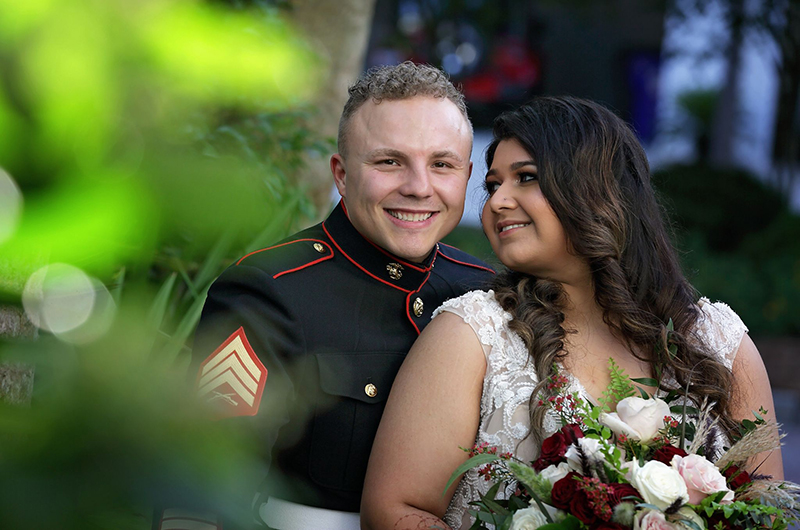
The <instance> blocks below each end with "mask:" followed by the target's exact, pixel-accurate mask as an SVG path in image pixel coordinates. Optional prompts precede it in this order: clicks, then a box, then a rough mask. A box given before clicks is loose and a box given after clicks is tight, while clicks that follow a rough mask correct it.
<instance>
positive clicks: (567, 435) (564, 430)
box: [561, 423, 583, 446]
mask: <svg viewBox="0 0 800 530" xmlns="http://www.w3.org/2000/svg"><path fill="white" fill-rule="evenodd" d="M561 434H563V435H564V441H565V442H566V443H567V446H570V445H572V444H574V443H576V442H577V441H578V438H583V431H582V430H581V428H580V427H579V426H578V425H577V424H575V423H571V424H569V425H564V426H563V427H561Z"/></svg>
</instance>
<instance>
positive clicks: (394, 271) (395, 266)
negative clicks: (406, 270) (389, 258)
mask: <svg viewBox="0 0 800 530" xmlns="http://www.w3.org/2000/svg"><path fill="white" fill-rule="evenodd" d="M386 271H387V272H388V273H389V278H391V279H393V280H399V279H400V278H402V277H403V266H402V265H400V264H399V263H394V262H392V263H390V264H388V265H387V266H386Z"/></svg>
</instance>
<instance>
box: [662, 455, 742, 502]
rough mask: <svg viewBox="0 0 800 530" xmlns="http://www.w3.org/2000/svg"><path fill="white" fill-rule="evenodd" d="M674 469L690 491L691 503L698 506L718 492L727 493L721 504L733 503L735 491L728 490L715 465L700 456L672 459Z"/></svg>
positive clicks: (678, 456) (676, 456) (675, 457)
mask: <svg viewBox="0 0 800 530" xmlns="http://www.w3.org/2000/svg"><path fill="white" fill-rule="evenodd" d="M672 467H673V468H674V469H675V471H677V472H678V473H679V474H680V476H681V477H683V480H684V482H686V489H687V490H688V491H689V502H690V503H692V504H698V503H700V501H702V500H703V499H705V498H706V497H707V496H709V495H711V494H712V493H716V492H718V491H725V492H726V493H725V496H724V497H722V500H721V501H720V502H723V503H729V502H733V491H731V490H730V489H729V488H728V485H727V483H726V481H725V477H723V476H722V473H720V472H719V469H717V468H716V466H715V465H714V464H712V463H711V462H709V461H708V460H706V459H705V458H704V457H702V456H700V455H688V456H680V455H675V456H674V457H672Z"/></svg>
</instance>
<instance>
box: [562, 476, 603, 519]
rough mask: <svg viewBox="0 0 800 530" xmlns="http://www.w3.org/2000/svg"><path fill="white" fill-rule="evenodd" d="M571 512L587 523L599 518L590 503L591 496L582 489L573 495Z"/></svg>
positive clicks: (570, 506) (570, 503)
mask: <svg viewBox="0 0 800 530" xmlns="http://www.w3.org/2000/svg"><path fill="white" fill-rule="evenodd" d="M562 480H563V479H562ZM569 513H571V514H572V515H574V516H575V517H577V518H578V519H579V520H580V521H581V522H582V523H583V524H585V525H590V524H592V523H593V522H595V520H597V514H595V513H594V510H593V509H592V507H591V506H590V505H589V497H588V496H587V495H586V492H585V491H583V490H581V489H579V490H576V491H575V495H573V496H572V500H571V501H570V502H569Z"/></svg>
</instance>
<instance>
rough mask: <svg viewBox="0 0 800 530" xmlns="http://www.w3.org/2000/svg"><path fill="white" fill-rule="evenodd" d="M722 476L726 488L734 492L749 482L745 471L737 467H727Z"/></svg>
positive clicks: (748, 476)
mask: <svg viewBox="0 0 800 530" xmlns="http://www.w3.org/2000/svg"><path fill="white" fill-rule="evenodd" d="M722 475H723V476H724V477H725V479H726V480H727V482H728V487H729V488H730V489H732V490H734V491H735V490H737V489H739V488H741V487H742V486H744V485H745V484H749V483H750V482H751V480H750V475H749V474H748V473H747V471H745V470H744V469H739V468H738V467H737V466H729V467H728V469H726V470H725V471H723V472H722Z"/></svg>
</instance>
